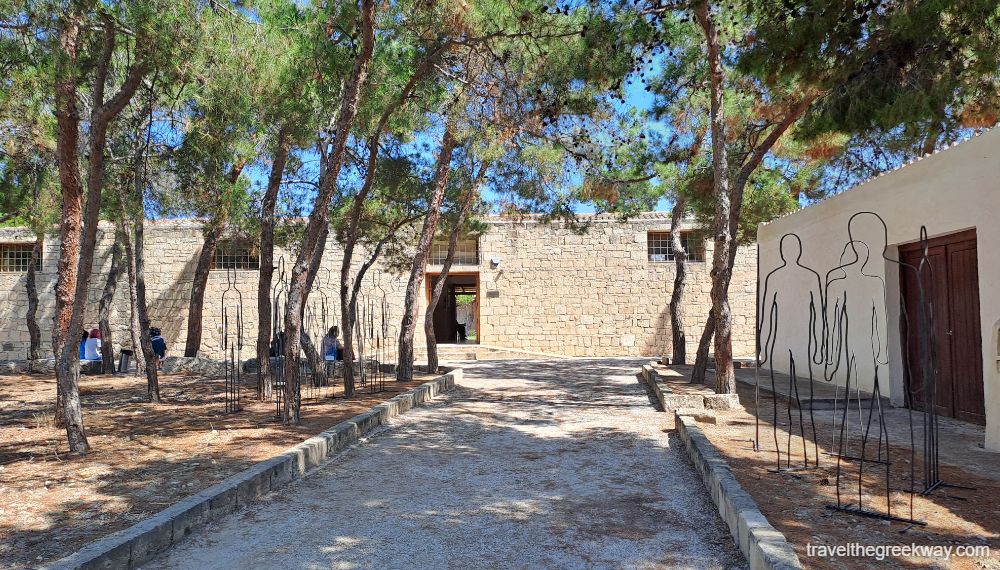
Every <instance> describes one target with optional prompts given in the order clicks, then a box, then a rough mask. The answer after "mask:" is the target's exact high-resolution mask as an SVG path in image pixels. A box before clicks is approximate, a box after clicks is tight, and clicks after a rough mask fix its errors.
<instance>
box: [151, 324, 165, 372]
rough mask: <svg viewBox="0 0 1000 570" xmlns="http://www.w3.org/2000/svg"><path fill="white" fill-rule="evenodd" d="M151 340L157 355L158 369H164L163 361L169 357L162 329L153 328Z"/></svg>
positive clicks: (154, 352)
mask: <svg viewBox="0 0 1000 570" xmlns="http://www.w3.org/2000/svg"><path fill="white" fill-rule="evenodd" d="M149 340H150V341H152V343H153V354H155V355H156V369H157V370H159V369H161V368H163V359H164V358H166V357H167V341H165V340H163V335H162V333H161V332H160V329H158V328H156V327H151V328H150V329H149Z"/></svg>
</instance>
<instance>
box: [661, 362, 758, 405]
mask: <svg viewBox="0 0 1000 570" xmlns="http://www.w3.org/2000/svg"><path fill="white" fill-rule="evenodd" d="M642 380H643V382H645V384H646V385H647V386H648V387H649V389H650V390H651V391H652V392H653V396H654V397H656V401H657V402H658V403H659V404H660V408H661V409H662V410H663V411H664V412H674V411H677V410H734V409H737V408H741V406H742V405H741V404H740V397H739V395H737V394H716V393H715V390H712V389H711V388H709V387H707V386H705V387H704V389H703V390H701V391H700V392H702V393H695V394H690V393H688V394H677V393H674V389H673V388H671V387H670V384H669V382H667V381H666V380H665V379H664V378H663V376H662V375H661V374H660V373H659V372H657V370H656V368H654V367H653V366H652V365H651V364H645V365H643V367H642ZM688 385H690V384H688Z"/></svg>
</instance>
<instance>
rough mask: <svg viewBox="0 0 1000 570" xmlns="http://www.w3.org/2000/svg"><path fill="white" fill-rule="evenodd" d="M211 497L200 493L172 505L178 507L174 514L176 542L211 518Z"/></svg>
mask: <svg viewBox="0 0 1000 570" xmlns="http://www.w3.org/2000/svg"><path fill="white" fill-rule="evenodd" d="M210 503H211V497H209V496H208V495H204V494H202V493H199V494H197V495H195V496H193V497H189V498H187V499H185V500H183V501H181V502H180V503H178V504H176V505H174V506H172V507H170V509H169V510H173V509H175V508H176V510H177V512H176V513H174V515H173V521H172V526H173V540H174V541H175V542H176V541H178V540H180V539H181V538H183V537H185V536H187V535H188V534H190V533H191V531H192V530H193V529H194V528H196V527H199V526H201V525H203V524H205V523H206V522H208V521H209V520H211V505H210Z"/></svg>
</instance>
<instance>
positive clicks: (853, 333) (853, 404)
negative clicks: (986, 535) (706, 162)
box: [754, 211, 968, 525]
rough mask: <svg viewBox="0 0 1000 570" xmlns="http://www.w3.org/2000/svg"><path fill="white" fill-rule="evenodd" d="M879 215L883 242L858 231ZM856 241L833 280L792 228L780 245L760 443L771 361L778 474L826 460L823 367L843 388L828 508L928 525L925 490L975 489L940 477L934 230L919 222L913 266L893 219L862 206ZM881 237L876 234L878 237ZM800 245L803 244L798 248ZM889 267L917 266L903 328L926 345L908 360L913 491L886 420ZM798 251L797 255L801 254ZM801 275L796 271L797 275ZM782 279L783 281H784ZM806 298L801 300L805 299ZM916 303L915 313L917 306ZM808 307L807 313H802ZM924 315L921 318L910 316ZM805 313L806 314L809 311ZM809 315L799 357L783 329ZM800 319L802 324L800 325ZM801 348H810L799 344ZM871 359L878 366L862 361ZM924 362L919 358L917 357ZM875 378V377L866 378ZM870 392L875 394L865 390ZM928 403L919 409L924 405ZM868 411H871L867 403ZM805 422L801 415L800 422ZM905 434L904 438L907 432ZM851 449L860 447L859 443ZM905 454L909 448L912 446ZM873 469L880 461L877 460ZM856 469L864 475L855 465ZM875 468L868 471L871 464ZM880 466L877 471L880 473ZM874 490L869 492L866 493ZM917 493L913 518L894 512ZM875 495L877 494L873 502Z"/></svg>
mask: <svg viewBox="0 0 1000 570" xmlns="http://www.w3.org/2000/svg"><path fill="white" fill-rule="evenodd" d="M869 220H870V221H871V222H873V223H874V224H875V226H874V227H877V228H878V230H879V233H880V235H879V236H878V237H879V238H881V239H880V244H879V245H878V246H876V247H875V248H872V247H871V245H870V243H869V241H866V240H865V239H861V238H860V236H859V235H858V232H859V231H860V230H859V228H858V226H859V225H860V224H861V222H862V221H869ZM847 234H848V235H847V241H846V243H845V245H844V248H843V250H842V253H841V256H840V261H839V263H838V265H837V266H836V267H834V268H833V269H831V270H829V271H828V272H827V273H826V276H825V278H823V277H821V276H820V274H819V273H818V272H817V271H816V270H814V269H812V268H810V267H808V266H807V265H805V264H803V263H802V257H803V251H802V240H801V238H800V237H799V236H798V235H797V234H794V233H789V234H785V235H784V236H782V238H781V240H780V242H779V254H780V257H781V262H780V264H779V265H778V266H777V267H775V268H773V269H771V270H770V271H769V272H768V273H767V274H766V276H765V278H764V280H763V287H762V291H763V293H762V295H761V297H760V301H759V306H758V312H757V315H758V325H757V368H758V370H757V375H756V386H755V401H756V410H755V415H756V416H757V418H756V425H755V440H754V445H755V449H756V450H757V451H764V449H763V448H764V444H763V440H762V436H761V421H762V412H763V409H762V407H761V395H760V394H761V382H760V380H761V379H760V368H764V367H766V368H767V369H768V374H769V377H770V388H771V392H772V403H771V410H770V413H771V418H770V419H771V429H772V434H771V438H770V440H771V441H772V442H773V444H774V448H775V454H776V458H777V469H773V470H772V472H778V473H787V472H790V471H795V470H799V469H802V468H809V467H810V466H811V467H814V468H815V467H819V466H820V464H821V461H820V453H819V447H818V442H819V439H820V434H819V433H818V431H817V424H816V414H815V409H814V403H815V397H814V392H813V389H814V367H816V366H821V367H822V378H823V380H824V382H825V383H828V384H833V385H834V409H833V414H832V415H831V418H830V424H829V428H828V429H829V436H830V440H829V441H830V449H831V452H829V455H830V456H832V457H833V460H834V461H835V464H834V468H835V472H836V504H833V505H827V506H828V508H831V509H834V510H837V511H841V512H848V513H852V514H855V515H860V516H866V517H876V518H882V519H887V520H891V521H898V522H905V523H909V524H911V525H913V524H918V525H924V524H926V522H925V521H922V520H918V519H917V518H916V517H915V513H914V498H915V496H916V495H918V494H928V493H931V492H933V491H934V490H935V489H939V488H941V487H944V486H951V487H957V488H968V487H962V486H959V485H949V484H948V483H945V482H944V481H942V479H941V475H940V467H939V444H940V430H939V422H938V416H937V410H936V409H935V406H934V402H935V398H936V383H935V381H934V372H935V370H936V360H937V354H936V350H935V345H936V339H935V323H934V317H935V315H934V306H933V303H932V301H931V300H932V299H934V298H935V297H934V295H933V294H932V293H933V282H934V280H933V276H932V268H931V263H930V256H929V248H928V237H927V229H926V227H923V226H922V227H921V228H920V235H919V243H920V244H921V250H922V255H921V259H920V262H919V264H917V265H913V264H908V263H905V262H903V261H901V260H899V259H896V258H894V257H892V256H890V255H889V245H888V226H887V225H886V223H885V220H884V219H883V218H882V217H881V216H880V215H878V214H877V213H875V212H871V211H861V212H857V213H855V214H853V215H852V216H851V217H850V218H849V220H848V222H847ZM869 237H872V236H869ZM795 248H797V251H795ZM879 257H880V258H881V260H880V261H881V262H882V263H883V264H884V265H885V266H886V267H888V266H889V265H895V266H897V267H898V268H899V271H900V272H911V273H912V275H913V276H914V277H915V282H916V283H917V291H916V293H917V295H916V303H917V305H918V306H917V307H910V308H909V309H910V310H908V307H907V306H906V300H905V298H902V296H901V298H900V317H899V319H900V327H899V329H900V334H901V336H902V339H901V340H902V345H903V346H904V347H906V346H909V340H910V338H911V336H912V337H913V338H915V339H916V340H917V343H918V351H917V352H918V357H916V358H911V356H910V354H909V353H908V352H904V356H903V359H904V364H905V365H906V366H907V369H908V370H910V371H911V374H910V379H911V383H915V384H916V385H915V386H914V387H913V388H911V389H907V390H905V396H904V402H905V405H906V408H907V419H908V423H909V438H910V442H909V443H910V445H909V456H910V457H909V465H910V466H909V477H908V479H909V489H908V490H906V489H901V488H900V487H899V486H896V487H893V485H892V481H893V478H894V477H902V476H905V473H901V472H900V470H899V469H896V470H895V471H894V469H893V455H892V448H893V443H892V438H891V437H890V433H889V425H888V423H887V422H886V416H885V409H884V405H883V402H884V400H885V398H884V395H883V394H884V389H883V386H884V381H885V378H886V371H887V369H888V366H889V354H888V350H887V345H886V342H887V338H888V330H887V327H886V325H887V323H888V311H887V307H888V290H887V287H886V283H885V279H884V278H883V277H882V276H881V275H880V274H879V272H878V271H877V270H876V267H877V266H876V265H875V260H876V259H879ZM793 258H794V261H792V259H793ZM794 272H798V274H799V275H798V279H797V280H795V279H792V278H791V277H789V274H791V273H794ZM793 277H794V275H793ZM779 278H780V279H779ZM782 283H784V284H788V283H792V284H794V285H795V286H796V287H797V288H798V289H799V290H798V291H797V292H796V294H795V295H788V296H787V297H786V296H783V294H782V292H781V291H780V285H781V284H782ZM802 287H808V289H809V293H808V306H807V307H805V308H804V309H803V307H795V306H789V305H788V302H789V299H801V298H802V291H801V289H802ZM799 302H800V304H801V303H802V302H801V301H799ZM914 309H915V310H914ZM803 310H804V311H805V313H803V312H802V311H803ZM911 313H915V316H916V319H915V321H916V322H913V321H914V319H911V317H910V315H911ZM803 314H805V316H802V315H803ZM793 318H800V319H802V322H804V323H806V326H807V329H806V339H807V340H806V348H805V354H796V352H795V349H794V346H800V345H801V334H800V335H799V338H797V339H796V340H794V341H789V342H785V341H783V339H784V337H783V334H787V333H788V330H789V327H791V329H790V330H793V331H798V330H799V329H796V328H795V325H796V322H795V321H793V320H790V319H793ZM799 325H801V323H799ZM799 350H801V349H799ZM784 353H787V355H788V360H787V362H784V363H782V362H780V359H776V355H780V354H784ZM864 360H867V361H869V362H870V367H869V366H867V365H866V366H861V364H862V362H863V361H864ZM911 360H915V361H911ZM803 361H805V362H806V363H807V369H808V372H807V373H808V377H809V386H810V388H809V390H810V392H809V405H808V406H806V413H803V409H802V400H801V396H800V387H799V380H800V378H799V370H800V369H801V363H802V362H803ZM781 364H785V365H787V371H788V378H789V385H788V386H789V389H788V392H789V393H788V395H787V398H786V400H787V405H786V409H785V410H784V412H785V414H784V415H785V418H784V419H785V421H786V422H787V431H788V433H787V434H786V437H785V438H784V439H785V447H784V453H785V457H784V464H782V452H783V450H782V445H781V439H782V438H779V434H778V429H779V423H780V422H779V411H778V404H777V396H778V390H777V382H776V379H775V375H776V369H777V368H780V365H781ZM912 371H919V372H920V379H919V382H915V380H914V379H913V374H912ZM866 380H867V381H870V382H866ZM865 389H868V390H869V391H868V393H867V394H866V393H865ZM793 404H794V405H795V406H797V407H798V408H799V409H798V413H797V418H796V417H795V416H794V415H793V413H792V407H793ZM918 407H919V408H920V410H919V412H917V411H915V409H916V408H918ZM866 408H867V413H865V409H866ZM914 413H920V414H921V419H922V422H921V423H922V434H921V437H922V446H921V447H922V464H923V465H922V468H923V481H922V485H921V488H920V489H918V487H917V483H916V479H917V477H916V463H917V457H916V454H917V451H916V448H917V439H918V437H917V433H916V432H917V430H916V426H915V422H914V418H913V415H914ZM855 417H856V418H857V426H856V427H855V426H853V425H852V423H853V421H854V420H853V418H855ZM796 419H797V422H796ZM796 431H797V432H798V437H799V438H801V439H802V443H803V445H802V449H801V452H802V467H801V468H793V467H792V455H793V448H792V439H793V433H794V432H796ZM810 431H811V434H812V439H813V446H812V447H813V450H814V453H813V458H812V463H810V458H809V450H808V445H807V443H806V439H807V434H808V432H810ZM903 437H905V435H904V436H903ZM852 447H853V448H854V449H852ZM904 453H905V452H904ZM873 466H874V467H873ZM854 469H856V477H853V476H852V475H851V471H852V470H854ZM866 469H867V471H866ZM873 469H874V470H875V471H872V470H873ZM875 472H877V473H879V476H878V478H879V479H881V481H880V483H878V485H875V486H873V485H874V482H873V481H872V480H871V479H870V478H869V479H866V474H867V473H875ZM878 486H881V487H884V497H883V498H884V506H883V505H880V504H878V502H877V501H875V499H874V497H876V496H878V495H877V493H876V494H873V492H874V490H875V489H876V488H877V487H878ZM849 487H855V490H856V495H855V498H854V499H853V500H852V499H849V497H850V496H851V493H847V494H844V493H842V488H844V489H847V488H849ZM866 489H867V492H866ZM894 491H896V492H904V493H907V494H908V499H909V501H908V503H909V505H908V506H909V509H908V511H909V512H908V513H907V516H898V515H897V514H894V512H893V504H894V503H893V492H894ZM866 496H868V497H870V498H869V499H868V500H867V502H866Z"/></svg>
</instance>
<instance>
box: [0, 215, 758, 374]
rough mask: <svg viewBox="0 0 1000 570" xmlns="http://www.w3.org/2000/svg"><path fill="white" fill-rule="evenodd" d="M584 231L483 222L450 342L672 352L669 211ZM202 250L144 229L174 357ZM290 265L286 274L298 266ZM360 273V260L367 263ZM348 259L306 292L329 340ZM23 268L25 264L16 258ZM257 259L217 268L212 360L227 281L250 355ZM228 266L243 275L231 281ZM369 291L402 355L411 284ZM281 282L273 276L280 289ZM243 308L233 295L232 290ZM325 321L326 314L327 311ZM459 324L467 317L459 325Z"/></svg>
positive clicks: (16, 252) (107, 237)
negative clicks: (400, 333)
mask: <svg viewBox="0 0 1000 570" xmlns="http://www.w3.org/2000/svg"><path fill="white" fill-rule="evenodd" d="M581 220H582V221H583V222H585V223H586V224H587V226H588V228H587V231H586V232H585V233H578V232H576V231H574V230H573V229H572V228H569V227H565V226H564V225H562V224H559V223H555V224H543V223H540V222H539V221H538V220H535V219H528V220H519V221H513V220H509V219H503V218H492V219H489V220H487V225H488V228H489V229H488V231H485V232H484V233H482V234H481V235H479V236H478V237H476V238H473V239H470V240H467V241H466V242H464V243H463V244H462V248H461V251H460V253H459V259H458V263H456V264H455V265H454V266H453V267H452V270H451V276H450V277H449V281H448V283H447V288H446V290H447V291H448V294H447V295H446V299H445V301H444V302H443V303H442V304H441V305H439V311H438V314H437V315H436V318H435V321H436V331H437V333H436V334H437V337H438V339H439V340H440V341H443V342H449V341H456V340H459V339H460V337H461V334H460V333H459V331H458V330H457V329H458V328H459V327H458V326H456V325H457V324H462V325H464V329H465V330H464V336H465V338H466V341H467V342H478V343H481V344H484V345H489V346H495V347H503V348H514V349H520V350H526V351H532V352H542V353H551V354H558V355H569V356H615V355H650V356H654V355H655V356H659V355H663V354H669V353H670V327H669V314H668V309H667V307H668V303H669V301H670V293H671V289H672V285H673V278H674V263H673V261H672V255H671V252H670V250H669V246H668V244H669V239H668V237H669V236H668V233H667V230H668V229H669V225H670V219H669V213H663V212H651V213H647V214H642V215H639V216H637V217H636V218H633V219H632V220H630V221H628V222H622V221H620V220H618V219H616V218H615V217H613V216H605V215H598V216H586V215H585V216H581ZM693 229H694V228H693V227H691V226H690V225H688V226H687V227H685V230H684V231H685V234H684V239H685V240H687V241H688V242H689V245H688V248H689V249H690V250H692V251H693V252H694V253H693V256H694V258H695V259H694V260H692V263H691V266H690V267H691V269H690V272H689V282H688V286H687V294H686V298H685V305H686V311H687V315H688V316H687V318H686V322H685V328H686V332H687V337H688V341H689V346H688V351H689V354H691V355H693V354H694V350H695V348H696V345H697V341H698V338H699V335H700V334H701V329H702V326H703V324H704V320H705V316H706V315H707V313H708V309H709V305H710V300H709V290H710V277H709V269H710V267H709V266H710V263H706V262H705V261H704V260H705V259H711V247H712V246H711V243H706V242H705V241H704V240H702V239H700V238H698V237H696V234H695V233H694V232H693ZM31 240H32V237H31V236H30V235H29V234H28V233H27V232H26V231H24V230H20V229H0V244H2V245H0V255H2V256H3V260H6V261H4V262H3V263H0V269H3V270H2V271H0V359H23V358H25V356H26V353H27V348H28V332H27V326H26V324H25V319H24V317H25V313H26V310H27V296H26V293H25V271H26V269H27V265H26V263H24V262H23V255H24V251H25V250H30V242H31ZM112 242H113V230H112V228H111V226H110V225H109V226H106V227H102V231H101V233H100V236H99V245H98V251H97V254H96V257H95V265H96V266H95V271H94V276H93V278H92V281H91V290H90V299H89V302H88V305H87V310H86V316H85V319H84V323H85V327H87V328H88V329H89V328H92V327H95V326H96V324H97V323H96V319H97V308H98V301H99V298H100V294H101V290H102V288H103V286H104V282H105V280H106V275H107V272H108V270H109V268H110V263H111V259H110V258H111V255H110V252H111V245H112ZM201 243H202V235H201V228H200V225H199V224H198V223H196V222H193V221H173V220H171V221H157V222H150V223H148V225H147V229H146V258H147V267H146V283H147V288H148V293H147V298H148V302H149V305H150V314H151V319H152V321H153V324H154V325H155V326H158V327H160V328H161V329H162V330H163V334H164V337H165V339H166V341H167V343H168V347H169V353H170V354H173V355H178V354H179V353H180V352H181V351H182V350H183V346H184V341H185V337H186V330H187V310H188V302H189V297H190V290H191V281H192V278H193V275H194V268H195V264H196V261H197V255H198V252H199V249H200V247H201ZM444 251H445V247H442V246H437V247H435V251H434V252H432V258H431V264H430V265H429V266H428V268H427V276H428V279H425V285H424V290H425V293H426V292H429V288H430V284H431V283H432V282H433V280H434V277H435V275H436V274H437V273H439V272H440V269H441V266H440V265H438V264H439V263H440V262H441V258H442V257H443V254H444ZM280 255H284V256H285V258H286V259H287V260H288V261H287V266H288V268H289V269H290V266H291V261H292V256H291V254H289V253H288V252H280V251H279V252H278V253H277V254H276V258H277V257H278V256H280ZM57 256H58V241H57V240H55V239H47V240H46V245H45V251H44V255H43V259H42V263H41V268H40V269H41V270H40V272H39V273H38V286H39V290H40V295H41V303H40V308H39V324H40V325H41V327H42V338H43V349H44V350H45V351H46V352H47V351H49V350H50V348H49V346H50V342H51V340H50V327H51V323H52V315H53V311H54V307H55V301H54V297H53V290H54V286H55V281H56V263H57ZM358 257H359V259H358V263H359V264H360V263H361V258H363V257H364V256H363V255H358ZM341 259H342V257H341V249H340V247H339V246H338V244H337V243H336V242H334V241H333V240H332V238H331V240H330V241H329V242H328V243H327V248H326V254H325V255H324V259H323V269H322V270H321V271H320V273H319V274H318V277H317V283H316V290H315V291H314V292H313V294H312V295H311V296H310V308H309V309H308V312H307V320H308V319H310V317H309V316H308V315H313V317H312V319H311V323H312V327H311V329H312V334H313V335H317V336H321V334H322V330H323V329H324V328H325V326H328V325H332V324H338V323H339V316H338V313H339V311H338V305H339V302H338V299H337V288H338V284H337V283H335V282H334V281H335V278H336V277H337V276H339V274H340V263H341ZM19 260H20V261H19ZM257 263H259V262H258V261H257V258H256V255H255V254H254V252H253V249H252V248H247V247H245V246H241V245H239V244H236V243H232V244H226V246H225V247H223V248H221V250H220V253H219V254H217V256H216V265H217V269H215V270H213V271H212V273H211V276H210V278H209V285H208V288H207V293H206V298H205V310H204V336H203V342H202V353H203V354H204V355H206V356H209V357H219V356H220V352H221V333H222V305H223V294H224V292H225V291H226V290H227V289H228V288H230V285H229V283H228V281H229V279H230V277H229V275H233V274H235V283H234V285H235V287H236V288H237V289H238V290H239V294H241V295H242V298H243V302H244V325H245V334H244V337H245V341H244V342H245V346H246V348H245V350H244V356H243V357H244V358H250V357H252V356H253V350H254V349H253V346H254V342H255V341H254V339H256V331H257V322H256V316H255V315H256V299H257V279H258V277H257ZM223 267H237V268H238V269H236V270H235V271H226V270H225V269H223ZM372 271H373V274H372V276H371V277H369V278H367V279H366V281H365V288H364V291H365V292H366V293H367V294H368V295H369V296H370V298H371V299H375V300H377V301H376V302H375V303H374V306H375V307H376V308H375V310H374V312H375V313H376V315H377V317H376V318H377V319H381V313H382V310H381V298H382V296H383V293H382V292H384V297H385V300H386V305H387V310H388V319H387V320H389V321H391V329H392V331H391V336H392V338H393V342H392V345H393V346H394V344H395V340H394V339H395V335H396V334H397V333H396V331H397V330H398V323H399V319H400V316H401V313H402V303H403V288H404V286H405V276H402V275H394V274H392V273H391V272H390V271H388V270H387V269H385V268H381V267H379V266H378V265H376V267H375V268H373V270H372ZM277 277H278V274H277V273H276V275H275V278H276V279H277ZM755 278H756V250H755V248H753V247H744V248H741V249H740V252H739V260H738V262H737V264H736V267H735V275H734V278H733V285H732V305H733V312H734V315H735V317H734V319H735V323H734V329H735V333H734V345H735V346H734V350H735V353H736V354H737V355H743V356H746V355H751V354H753V350H754V348H753V347H754V324H753V323H754V306H755V299H756V286H755ZM427 296H428V295H427V294H425V295H422V296H421V316H420V321H419V323H420V326H419V327H418V332H417V340H416V343H417V346H418V347H420V346H421V345H423V343H424V339H423V332H422V323H423V311H424V306H425V305H426V302H427ZM227 299H233V290H232V289H230V293H228V294H227ZM324 305H325V306H326V314H325V317H324V316H323V310H322V308H323V306H324ZM128 306H129V305H128V286H127V280H125V279H124V278H123V279H122V281H121V283H120V284H119V287H118V291H117V293H116V295H115V300H114V303H113V306H112V310H111V323H112V328H113V330H114V337H113V340H114V342H115V344H116V346H120V345H121V344H122V343H125V344H126V345H127V344H130V342H129V339H128V336H129V334H128V332H127V330H128V329H127V327H128V318H129V309H128ZM459 321H461V322H460V323H459Z"/></svg>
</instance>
